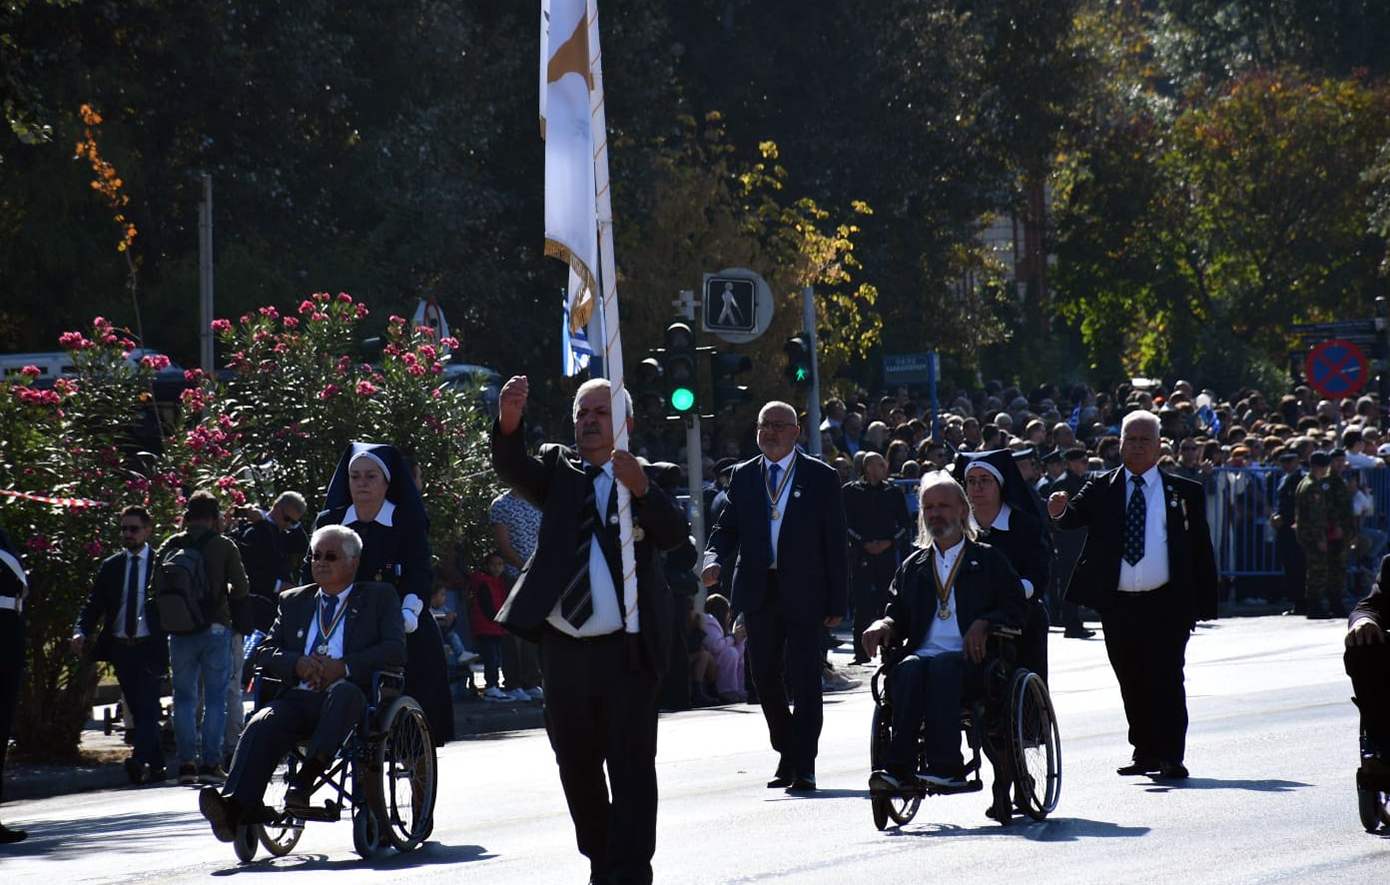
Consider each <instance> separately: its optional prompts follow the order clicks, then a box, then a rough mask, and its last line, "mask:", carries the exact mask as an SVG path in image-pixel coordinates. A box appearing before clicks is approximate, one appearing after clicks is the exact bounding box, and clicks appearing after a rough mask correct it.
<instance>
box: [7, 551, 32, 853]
mask: <svg viewBox="0 0 1390 885" xmlns="http://www.w3.org/2000/svg"><path fill="white" fill-rule="evenodd" d="M28 592H29V581H28V579H27V578H25V576H24V566H23V565H22V564H21V563H20V561H19V554H18V553H17V552H16V551H15V549H14V547H12V546H11V545H10V538H9V536H8V535H6V534H5V532H4V530H2V529H0V801H3V800H4V790H5V750H6V748H7V747H9V745H10V727H11V726H12V725H13V724H14V713H15V708H16V707H17V706H19V679H20V676H21V675H22V674H23V672H24V597H25V596H27V595H28ZM28 835H29V834H28V833H26V832H24V831H23V830H11V829H9V828H8V827H6V826H5V825H4V824H0V844H9V843H11V842H18V841H20V840H22V839H23V838H24V837H26V836H28Z"/></svg>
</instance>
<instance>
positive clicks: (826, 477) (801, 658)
mask: <svg viewBox="0 0 1390 885" xmlns="http://www.w3.org/2000/svg"><path fill="white" fill-rule="evenodd" d="M798 430H799V427H798V425H797V415H796V410H795V409H793V408H792V407H791V406H790V405H788V404H787V403H784V402H777V401H773V402H769V403H767V404H765V405H764V406H763V407H762V409H761V410H760V411H759V412H758V448H759V449H760V450H761V452H762V454H760V455H759V456H758V457H756V458H752V459H750V460H748V461H744V462H743V463H742V464H739V465H738V466H736V467H735V468H734V471H733V476H732V478H731V479H730V481H729V488H728V491H727V493H726V494H727V496H728V499H729V503H728V506H726V507H725V508H724V509H723V510H722V511H721V512H720V514H719V519H718V520H717V521H716V522H715V524H714V527H713V529H712V530H711V531H710V535H709V543H708V547H707V550H706V552H705V565H704V569H703V571H702V572H701V575H700V577H701V580H702V581H703V582H704V584H705V586H707V587H709V586H712V585H714V584H717V583H718V582H719V580H720V576H721V574H722V572H723V570H724V569H725V568H732V569H733V572H734V578H733V591H732V594H733V599H732V604H733V609H734V610H735V611H737V612H740V613H741V614H742V615H743V617H744V619H745V622H746V623H747V625H748V665H749V670H750V672H751V674H752V676H753V684H754V685H755V686H756V687H757V689H758V701H759V703H760V704H762V708H763V717H764V718H765V719H766V720H767V729H768V735H769V738H770V740H771V743H772V748H773V749H774V750H776V751H777V754H778V762H777V770H776V772H775V773H774V775H773V777H772V779H771V780H769V781H768V782H767V785H768V787H769V788H770V789H788V790H791V791H793V792H807V793H809V792H814V791H815V789H816V753H817V748H818V744H819V741H820V732H821V724H822V722H823V718H824V712H823V708H822V690H823V686H822V683H821V669H822V666H821V665H822V654H821V634H822V631H823V628H825V627H834V626H835V625H836V624H838V623H840V621H841V620H842V619H843V618H844V616H845V613H846V610H847V609H848V607H849V542H848V535H847V531H846V528H845V511H844V507H843V504H842V502H841V500H840V477H839V474H838V473H837V472H836V471H835V468H833V467H831V466H830V465H829V464H826V463H825V462H823V461H818V460H816V459H815V458H811V457H808V456H807V455H804V454H802V453H801V452H798V451H797V450H796V438H797V434H798ZM788 683H790V685H791V693H792V700H793V701H795V712H793V710H792V709H791V707H790V706H788V703H787V690H786V686H787V684H788Z"/></svg>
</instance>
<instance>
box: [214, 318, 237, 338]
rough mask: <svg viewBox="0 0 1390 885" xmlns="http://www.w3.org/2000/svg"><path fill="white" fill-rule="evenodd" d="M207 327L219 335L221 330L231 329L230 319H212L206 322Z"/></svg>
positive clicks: (228, 330) (227, 330)
mask: <svg viewBox="0 0 1390 885" xmlns="http://www.w3.org/2000/svg"><path fill="white" fill-rule="evenodd" d="M208 328H210V329H212V331H214V332H216V333H218V334H219V335H220V334H222V333H223V332H230V331H232V321H231V320H227V319H220V320H213V321H212V322H211V323H209V324H208Z"/></svg>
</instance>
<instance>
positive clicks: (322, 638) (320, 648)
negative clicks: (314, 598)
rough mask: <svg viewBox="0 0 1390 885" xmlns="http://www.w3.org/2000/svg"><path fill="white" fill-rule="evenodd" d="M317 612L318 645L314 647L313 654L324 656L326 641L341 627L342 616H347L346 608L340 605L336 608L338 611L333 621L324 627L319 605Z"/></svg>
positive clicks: (326, 646)
mask: <svg viewBox="0 0 1390 885" xmlns="http://www.w3.org/2000/svg"><path fill="white" fill-rule="evenodd" d="M318 610H319V612H318V615H319V641H318V644H317V645H315V646H314V654H319V655H326V654H328V640H329V639H331V638H333V634H334V633H335V632H336V631H337V629H338V628H339V627H340V626H342V623H343V615H345V614H347V606H346V605H343V604H340V605H339V606H338V611H337V612H335V613H334V614H333V620H332V621H330V622H329V623H328V626H326V627H325V626H324V623H323V606H322V605H320V606H319V607H318Z"/></svg>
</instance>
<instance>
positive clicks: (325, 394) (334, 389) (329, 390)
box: [319, 384, 338, 400]
mask: <svg viewBox="0 0 1390 885" xmlns="http://www.w3.org/2000/svg"><path fill="white" fill-rule="evenodd" d="M337 395H338V385H336V384H330V385H328V386H327V387H325V388H324V389H323V390H320V391H319V399H324V400H328V399H332V398H333V397H335V396H337Z"/></svg>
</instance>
